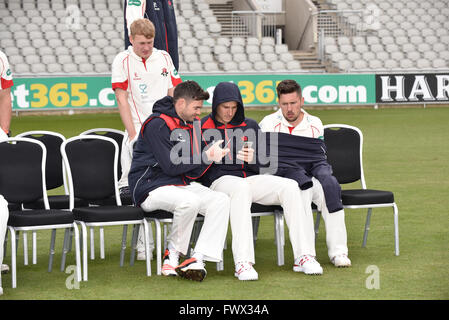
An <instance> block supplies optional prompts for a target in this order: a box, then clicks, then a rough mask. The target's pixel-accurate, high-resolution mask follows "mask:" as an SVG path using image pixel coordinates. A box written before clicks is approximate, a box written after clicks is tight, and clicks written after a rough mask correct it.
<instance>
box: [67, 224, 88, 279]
mask: <svg viewBox="0 0 449 320" xmlns="http://www.w3.org/2000/svg"><path fill="white" fill-rule="evenodd" d="M73 232H74V233H75V261H76V279H77V281H78V282H81V256H80V234H79V231H78V227H77V226H76V223H75V222H74V223H73ZM70 233H71V231H70ZM69 238H70V239H71V237H69ZM69 242H71V241H69ZM86 280H87V274H86Z"/></svg>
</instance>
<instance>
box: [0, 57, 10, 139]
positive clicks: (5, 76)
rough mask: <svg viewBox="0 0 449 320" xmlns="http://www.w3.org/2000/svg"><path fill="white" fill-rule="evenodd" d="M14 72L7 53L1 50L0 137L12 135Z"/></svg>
mask: <svg viewBox="0 0 449 320" xmlns="http://www.w3.org/2000/svg"><path fill="white" fill-rule="evenodd" d="M12 86H13V80H12V73H11V69H10V68H9V63H8V59H7V58H6V55H5V54H4V53H3V52H2V51H0V127H1V129H2V130H1V132H0V139H1V138H2V137H3V138H4V137H5V135H6V136H8V135H10V131H9V126H10V124H11V115H12V108H11V87H12Z"/></svg>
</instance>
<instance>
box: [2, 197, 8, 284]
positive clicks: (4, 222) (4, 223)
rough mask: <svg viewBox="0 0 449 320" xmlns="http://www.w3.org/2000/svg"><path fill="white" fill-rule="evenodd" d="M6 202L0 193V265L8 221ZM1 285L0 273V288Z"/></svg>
mask: <svg viewBox="0 0 449 320" xmlns="http://www.w3.org/2000/svg"><path fill="white" fill-rule="evenodd" d="M8 217H9V211H8V202H6V200H5V199H4V198H3V196H2V195H0V265H1V264H2V263H3V254H4V252H3V243H4V242H5V234H6V226H7V223H8ZM1 287H2V282H1V274H0V288H1Z"/></svg>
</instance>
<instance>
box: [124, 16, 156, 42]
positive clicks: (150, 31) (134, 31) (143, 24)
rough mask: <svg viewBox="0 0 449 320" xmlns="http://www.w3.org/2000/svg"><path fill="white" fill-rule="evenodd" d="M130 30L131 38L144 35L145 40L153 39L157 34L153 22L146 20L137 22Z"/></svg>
mask: <svg viewBox="0 0 449 320" xmlns="http://www.w3.org/2000/svg"><path fill="white" fill-rule="evenodd" d="M129 29H130V36H131V37H134V36H137V35H142V36H144V37H145V38H148V39H152V38H154V36H155V34H156V30H155V28H154V24H153V22H151V21H150V20H148V19H144V18H142V19H137V20H135V21H134V22H133V23H131V27H130V28H129Z"/></svg>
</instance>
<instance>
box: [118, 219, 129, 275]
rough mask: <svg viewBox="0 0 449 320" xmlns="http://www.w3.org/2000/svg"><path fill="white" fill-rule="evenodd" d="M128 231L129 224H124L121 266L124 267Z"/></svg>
mask: <svg viewBox="0 0 449 320" xmlns="http://www.w3.org/2000/svg"><path fill="white" fill-rule="evenodd" d="M127 233H128V225H126V224H125V225H124V226H123V235H122V249H121V251H120V267H123V264H124V261H125V250H126V236H127Z"/></svg>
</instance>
